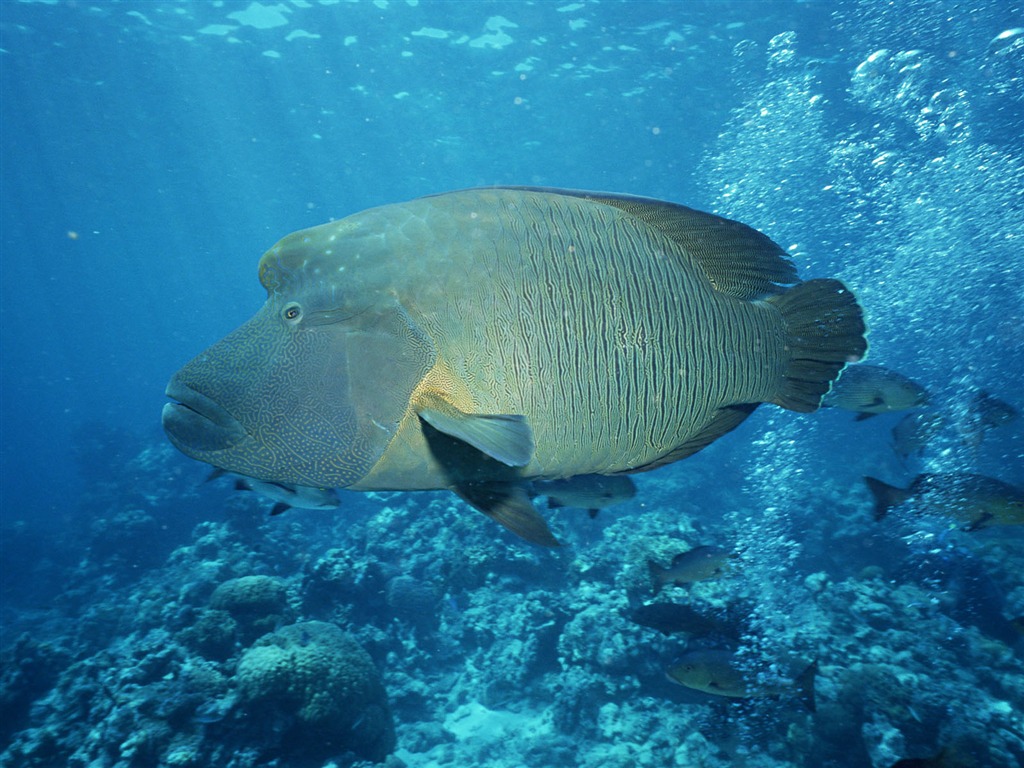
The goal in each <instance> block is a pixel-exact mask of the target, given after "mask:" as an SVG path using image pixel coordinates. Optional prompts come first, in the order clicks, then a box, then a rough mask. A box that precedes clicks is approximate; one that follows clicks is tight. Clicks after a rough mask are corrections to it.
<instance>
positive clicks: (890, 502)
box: [864, 476, 910, 521]
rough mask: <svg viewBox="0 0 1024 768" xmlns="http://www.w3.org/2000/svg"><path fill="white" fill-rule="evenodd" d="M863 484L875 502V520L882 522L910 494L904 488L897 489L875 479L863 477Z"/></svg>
mask: <svg viewBox="0 0 1024 768" xmlns="http://www.w3.org/2000/svg"><path fill="white" fill-rule="evenodd" d="M864 483H865V484H866V485H867V487H868V490H869V491H871V496H872V497H873V498H874V500H875V520H876V521H880V520H882V519H883V518H884V517H885V516H886V515H887V514H888V513H889V510H890V509H892V508H893V507H895V506H898V505H899V504H902V503H903V502H904V501H906V500H907V499H909V498H910V492H909V491H908V490H907V489H905V488H897V487H896V486H895V485H889V484H888V483H883V482H882V481H881V480H879V479H878V478H876V477H868V476H865V477H864Z"/></svg>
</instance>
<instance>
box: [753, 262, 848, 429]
mask: <svg viewBox="0 0 1024 768" xmlns="http://www.w3.org/2000/svg"><path fill="white" fill-rule="evenodd" d="M767 301H768V303H770V304H772V305H774V306H775V308H776V309H778V310H779V312H780V313H781V314H782V318H783V321H784V322H785V324H786V331H787V334H788V339H787V344H786V346H787V348H788V350H789V355H790V357H789V362H788V363H787V365H786V369H785V371H784V372H783V375H782V378H781V381H780V382H779V383H778V384H777V386H776V392H775V396H774V397H773V398H772V399H771V402H773V403H775V404H776V405H780V406H782V407H783V408H788V409H789V410H792V411H800V412H803V413H810V412H811V411H816V410H818V408H819V407H820V406H821V398H822V397H823V396H824V395H825V394H826V393H827V392H828V391H829V390H830V389H831V387H832V382H833V381H835V379H836V378H837V377H838V376H839V373H840V371H842V369H843V367H844V366H845V365H846V364H847V363H851V362H856V361H858V360H860V359H861V358H863V357H864V355H865V353H866V352H867V348H868V342H867V339H866V338H865V334H866V333H867V328H866V326H865V325H864V313H863V311H862V310H861V308H860V305H859V304H857V300H856V299H855V298H854V295H853V293H852V292H851V291H850V290H849V289H847V287H846V286H845V285H843V284H842V283H841V282H839V281H838V280H832V279H818V280H808V281H807V282H806V283H800V284H799V285H796V286H794V287H792V288H790V289H789V290H788V291H786V292H784V293H781V294H779V295H777V296H772V297H770V298H769V299H767Z"/></svg>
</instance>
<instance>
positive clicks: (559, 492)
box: [533, 475, 636, 517]
mask: <svg viewBox="0 0 1024 768" xmlns="http://www.w3.org/2000/svg"><path fill="white" fill-rule="evenodd" d="M533 493H534V494H536V495H537V496H547V497H548V508H549V509H557V508H558V507H577V508H579V509H585V510H587V512H588V513H589V514H590V516H591V517H596V516H597V513H598V512H599V511H600V510H602V509H605V508H606V507H611V506H614V505H615V504H621V503H622V502H624V501H629V500H630V499H632V498H633V497H634V496H636V483H634V482H633V481H632V480H631V479H630V478H629V477H628V476H626V475H577V476H576V477H570V478H567V479H565V480H539V481H537V482H535V483H533Z"/></svg>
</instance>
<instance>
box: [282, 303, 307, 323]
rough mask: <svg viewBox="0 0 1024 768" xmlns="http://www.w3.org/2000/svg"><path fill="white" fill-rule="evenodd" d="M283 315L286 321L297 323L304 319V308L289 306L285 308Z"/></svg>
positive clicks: (294, 305) (296, 305)
mask: <svg viewBox="0 0 1024 768" xmlns="http://www.w3.org/2000/svg"><path fill="white" fill-rule="evenodd" d="M281 314H282V315H283V316H284V319H285V320H290V321H292V322H295V321H296V320H298V319H299V318H300V317H302V308H301V307H300V306H299V305H298V304H289V305H288V306H286V307H285V308H284V311H283V312H282V313H281Z"/></svg>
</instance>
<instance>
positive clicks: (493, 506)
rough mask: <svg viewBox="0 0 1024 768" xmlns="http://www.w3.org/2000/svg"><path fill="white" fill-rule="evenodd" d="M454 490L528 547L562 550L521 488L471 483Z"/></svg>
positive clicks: (502, 484) (513, 484)
mask: <svg viewBox="0 0 1024 768" xmlns="http://www.w3.org/2000/svg"><path fill="white" fill-rule="evenodd" d="M453 490H454V491H455V493H457V494H458V495H459V497H460V498H461V499H462V500H463V501H465V502H466V503H467V504H469V505H470V506H472V507H474V508H476V509H478V510H480V511H481V512H483V513H484V514H485V515H487V516H488V517H489V518H491V519H492V520H494V521H495V522H497V523H501V524H502V525H503V526H505V527H506V528H508V529H509V530H510V531H512V533H514V534H516V536H519V537H521V538H523V539H526V540H527V541H528V542H530V543H531V544H539V545H541V546H542V547H558V546H561V544H560V543H559V541H558V539H556V538H555V536H554V534H553V533H551V529H550V528H548V524H547V523H546V522H545V521H544V518H543V517H541V515H540V513H539V512H538V511H537V510H536V509H535V508H534V506H533V503H532V502H531V501H530V497H529V495H528V494H527V493H526V490H525V489H524V488H523V487H522V486H521V485H517V484H515V483H472V484H467V485H463V486H458V487H456V488H454V489H453Z"/></svg>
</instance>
